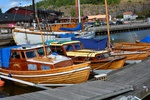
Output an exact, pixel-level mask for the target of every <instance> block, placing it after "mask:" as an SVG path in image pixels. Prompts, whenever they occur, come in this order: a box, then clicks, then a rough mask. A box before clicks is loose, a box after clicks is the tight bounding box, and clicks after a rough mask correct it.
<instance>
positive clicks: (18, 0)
mask: <svg viewBox="0 0 150 100" xmlns="http://www.w3.org/2000/svg"><path fill="white" fill-rule="evenodd" d="M38 1H42V0H35V2H38ZM31 4H32V0H0V8H1V10H2V12H3V13H5V12H6V11H7V10H8V9H10V8H12V7H16V6H27V5H31Z"/></svg>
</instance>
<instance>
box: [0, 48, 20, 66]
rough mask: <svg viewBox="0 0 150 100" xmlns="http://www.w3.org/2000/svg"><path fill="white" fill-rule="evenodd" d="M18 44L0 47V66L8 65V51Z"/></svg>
mask: <svg viewBox="0 0 150 100" xmlns="http://www.w3.org/2000/svg"><path fill="white" fill-rule="evenodd" d="M18 47H20V46H11V47H6V48H0V66H2V67H4V68H8V67H9V62H10V51H11V49H12V48H18Z"/></svg>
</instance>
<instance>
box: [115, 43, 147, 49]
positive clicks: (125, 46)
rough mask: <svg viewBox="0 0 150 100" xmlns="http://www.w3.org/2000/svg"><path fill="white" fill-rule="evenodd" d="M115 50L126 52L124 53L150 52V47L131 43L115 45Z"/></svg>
mask: <svg viewBox="0 0 150 100" xmlns="http://www.w3.org/2000/svg"><path fill="white" fill-rule="evenodd" d="M113 49H114V50H124V51H150V48H149V47H148V46H146V45H145V46H144V45H140V44H136V43H129V42H120V43H115V44H114V45H113Z"/></svg>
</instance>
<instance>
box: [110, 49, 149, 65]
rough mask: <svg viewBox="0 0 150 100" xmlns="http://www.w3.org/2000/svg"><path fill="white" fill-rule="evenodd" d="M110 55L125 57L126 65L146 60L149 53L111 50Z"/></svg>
mask: <svg viewBox="0 0 150 100" xmlns="http://www.w3.org/2000/svg"><path fill="white" fill-rule="evenodd" d="M111 55H115V56H116V55H124V56H126V57H127V58H126V63H138V62H141V61H142V60H144V59H146V58H147V57H148V56H149V52H143V51H121V50H113V51H112V52H111Z"/></svg>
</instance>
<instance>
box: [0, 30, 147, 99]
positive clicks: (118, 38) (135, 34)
mask: <svg viewBox="0 0 150 100" xmlns="http://www.w3.org/2000/svg"><path fill="white" fill-rule="evenodd" d="M148 35H150V29H148V30H139V31H129V32H121V33H113V34H111V37H110V39H111V43H112V44H114V43H117V42H135V40H136V39H138V40H141V39H143V38H144V37H146V36H148ZM105 37H107V35H100V36H97V37H95V39H103V38H105ZM3 47H4V46H3ZM3 47H0V48H3ZM103 72H104V71H103ZM106 72H109V71H106ZM40 90H42V89H39V88H36V87H32V86H18V85H15V84H13V83H12V82H9V81H8V82H7V84H5V85H4V86H3V87H0V98H5V97H8V96H14V95H19V94H25V93H31V92H35V91H40ZM147 98H150V96H148V97H147ZM147 98H146V99H144V100H148V99H147Z"/></svg>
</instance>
